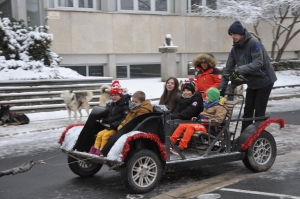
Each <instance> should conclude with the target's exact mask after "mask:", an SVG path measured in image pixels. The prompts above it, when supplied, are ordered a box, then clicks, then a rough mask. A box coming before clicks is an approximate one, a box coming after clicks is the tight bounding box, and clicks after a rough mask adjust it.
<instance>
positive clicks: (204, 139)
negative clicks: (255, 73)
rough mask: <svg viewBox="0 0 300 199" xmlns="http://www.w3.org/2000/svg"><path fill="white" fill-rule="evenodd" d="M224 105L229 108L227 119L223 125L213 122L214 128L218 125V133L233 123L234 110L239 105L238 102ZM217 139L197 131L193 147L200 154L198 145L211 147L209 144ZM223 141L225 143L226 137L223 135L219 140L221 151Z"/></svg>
mask: <svg viewBox="0 0 300 199" xmlns="http://www.w3.org/2000/svg"><path fill="white" fill-rule="evenodd" d="M224 104H225V105H226V106H227V108H228V109H227V114H226V117H225V119H224V120H223V122H222V123H216V122H212V126H216V125H217V126H218V131H217V132H218V133H220V132H221V130H222V129H223V128H224V126H225V125H226V124H227V122H230V121H231V117H232V113H233V108H234V106H235V105H236V104H237V101H226V102H225V103H224ZM215 138H216V136H214V135H212V134H210V133H207V132H203V131H195V132H194V134H193V136H192V139H191V140H192V145H193V146H194V147H195V149H196V151H197V153H198V154H200V152H199V151H198V148H199V147H198V145H203V144H205V145H208V146H209V144H210V143H212V142H213V141H214V139H215ZM223 141H224V135H222V136H221V137H220V138H219V144H220V148H219V150H221V149H222V148H223V147H224V142H223ZM200 148H201V149H206V148H207V147H206V148H203V147H200Z"/></svg>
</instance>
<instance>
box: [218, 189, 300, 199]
mask: <svg viewBox="0 0 300 199" xmlns="http://www.w3.org/2000/svg"><path fill="white" fill-rule="evenodd" d="M220 191H231V192H237V193H249V194H256V195H263V196H277V197H281V198H293V199H300V197H298V196H291V195H285V194H277V193H267V192H261V191H248V190H242V189H230V188H222V189H220Z"/></svg>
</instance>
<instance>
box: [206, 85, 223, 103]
mask: <svg viewBox="0 0 300 199" xmlns="http://www.w3.org/2000/svg"><path fill="white" fill-rule="evenodd" d="M206 96H207V97H208V99H209V101H210V102H214V101H216V100H219V99H220V91H219V90H218V89H216V88H210V89H208V90H207V91H206Z"/></svg>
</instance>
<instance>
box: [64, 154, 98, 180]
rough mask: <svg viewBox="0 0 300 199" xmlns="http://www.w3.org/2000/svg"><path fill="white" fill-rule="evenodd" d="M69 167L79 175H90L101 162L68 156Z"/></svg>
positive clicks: (93, 173)
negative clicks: (85, 160)
mask: <svg viewBox="0 0 300 199" xmlns="http://www.w3.org/2000/svg"><path fill="white" fill-rule="evenodd" d="M68 163H69V168H70V169H71V171H72V172H73V173H75V174H76V175H79V176H80V177H91V176H93V175H95V174H96V173H97V172H98V171H99V170H100V169H101V167H102V164H98V163H94V162H88V163H87V162H84V161H80V160H79V161H78V160H77V159H75V158H73V157H71V156H68Z"/></svg>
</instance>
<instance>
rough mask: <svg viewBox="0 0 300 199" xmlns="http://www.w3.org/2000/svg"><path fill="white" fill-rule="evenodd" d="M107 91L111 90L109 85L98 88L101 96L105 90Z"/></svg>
mask: <svg viewBox="0 0 300 199" xmlns="http://www.w3.org/2000/svg"><path fill="white" fill-rule="evenodd" d="M106 89H107V90H108V91H110V89H111V86H110V85H107V84H104V85H102V86H101V87H100V92H101V94H102V93H105V90H106Z"/></svg>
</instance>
